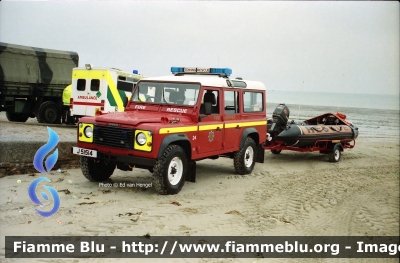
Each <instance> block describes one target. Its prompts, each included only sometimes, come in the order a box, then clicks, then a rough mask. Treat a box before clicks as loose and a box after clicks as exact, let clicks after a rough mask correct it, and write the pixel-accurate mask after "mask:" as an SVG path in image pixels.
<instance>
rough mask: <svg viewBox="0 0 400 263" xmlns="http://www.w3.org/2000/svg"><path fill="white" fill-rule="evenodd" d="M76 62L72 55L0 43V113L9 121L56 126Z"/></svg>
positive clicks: (75, 57) (70, 53)
mask: <svg viewBox="0 0 400 263" xmlns="http://www.w3.org/2000/svg"><path fill="white" fill-rule="evenodd" d="M78 62H79V56H78V53H76V52H70V51H60V50H52V49H44V48H35V47H28V46H21V45H14V44H8V43H2V42H0V111H6V116H7V119H8V120H9V121H16V122H26V121H27V120H28V118H29V117H30V118H35V117H36V118H37V120H38V122H39V123H60V119H61V114H62V110H63V102H62V94H63V90H64V88H65V87H66V86H68V85H69V84H71V79H72V69H73V68H75V67H78Z"/></svg>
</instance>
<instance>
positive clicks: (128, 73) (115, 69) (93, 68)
mask: <svg viewBox="0 0 400 263" xmlns="http://www.w3.org/2000/svg"><path fill="white" fill-rule="evenodd" d="M73 70H108V71H114V72H116V73H117V74H118V73H120V74H121V73H122V74H124V75H132V76H141V77H144V76H143V75H141V74H135V73H130V72H127V71H123V70H121V69H117V68H104V67H93V66H92V68H91V69H87V68H86V67H76V68H74V69H73Z"/></svg>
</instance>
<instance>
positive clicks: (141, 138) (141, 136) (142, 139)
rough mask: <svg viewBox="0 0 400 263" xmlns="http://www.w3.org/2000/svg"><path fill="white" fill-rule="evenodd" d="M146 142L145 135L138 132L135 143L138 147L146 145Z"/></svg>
mask: <svg viewBox="0 0 400 263" xmlns="http://www.w3.org/2000/svg"><path fill="white" fill-rule="evenodd" d="M146 141H147V139H146V135H145V134H144V133H143V132H139V133H138V134H137V135H136V142H137V143H138V144H139V145H144V144H145V143H146Z"/></svg>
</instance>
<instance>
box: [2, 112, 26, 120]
mask: <svg viewBox="0 0 400 263" xmlns="http://www.w3.org/2000/svg"><path fill="white" fill-rule="evenodd" d="M6 117H7V120H9V121H15V122H26V121H27V120H28V118H29V116H28V115H26V114H23V113H11V112H8V111H6Z"/></svg>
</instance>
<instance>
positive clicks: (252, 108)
mask: <svg viewBox="0 0 400 263" xmlns="http://www.w3.org/2000/svg"><path fill="white" fill-rule="evenodd" d="M243 102H244V112H260V111H263V110H264V103H263V94H262V92H252V91H247V92H244V94H243Z"/></svg>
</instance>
